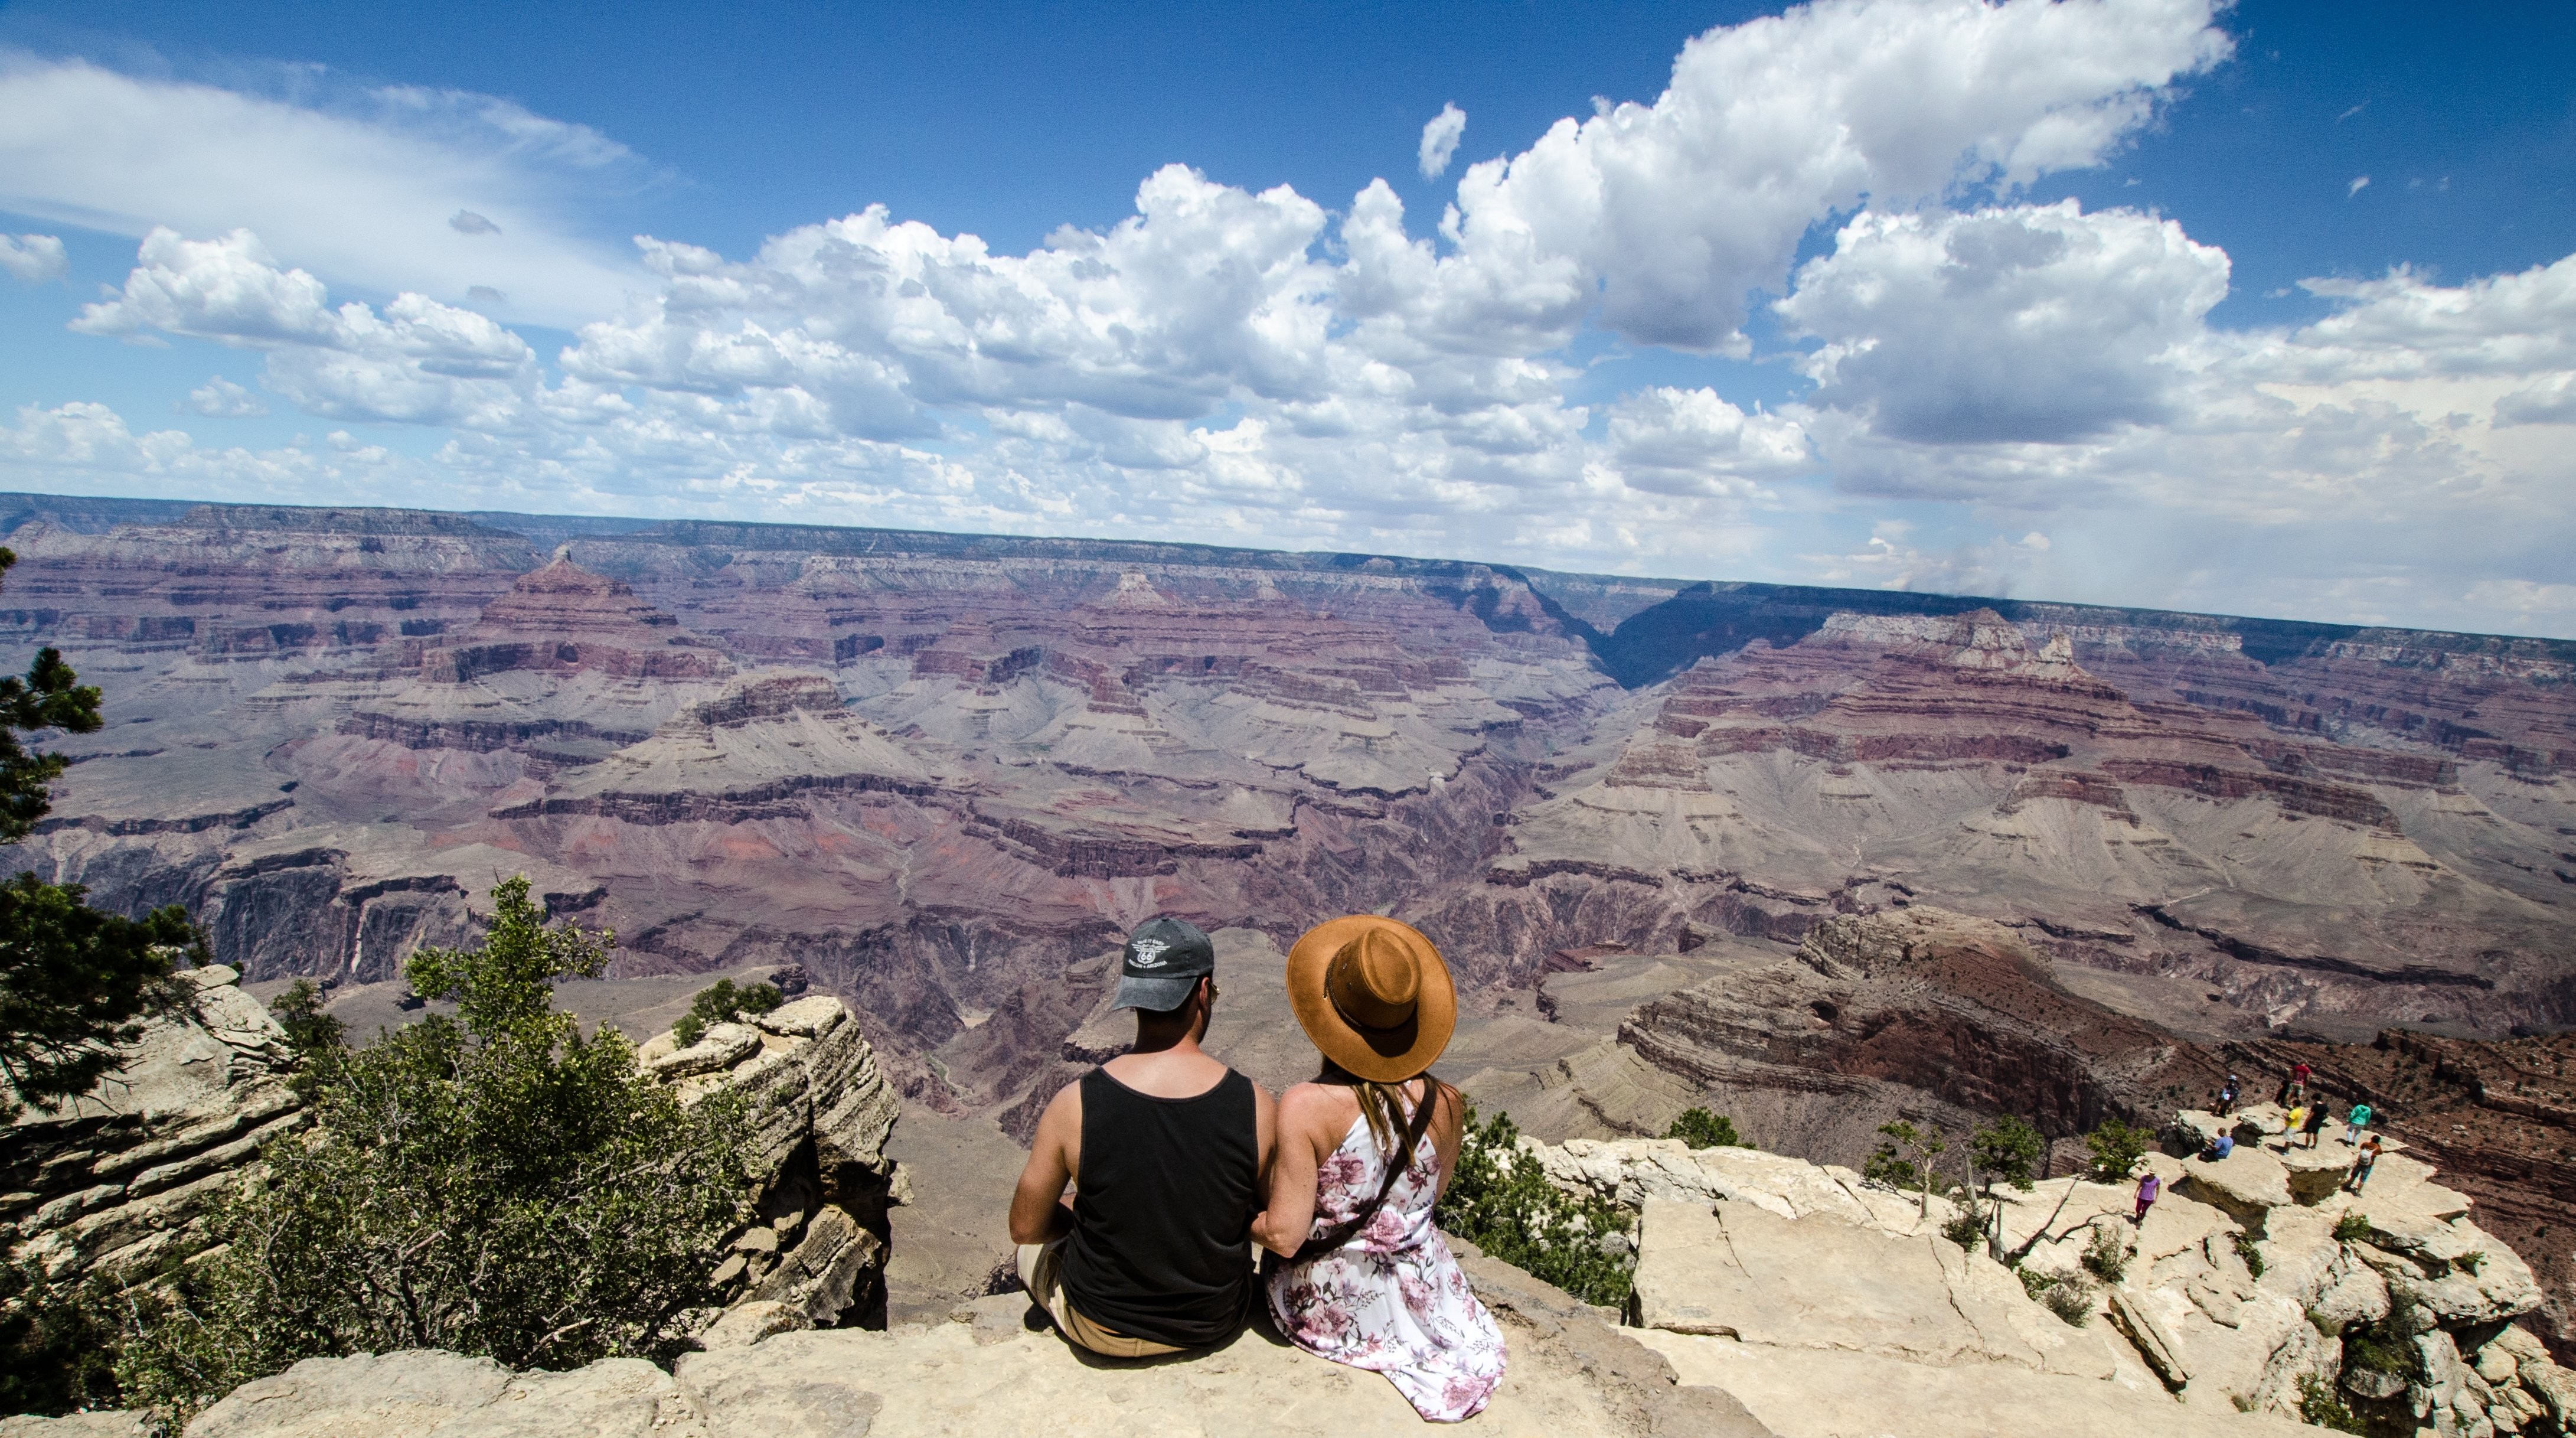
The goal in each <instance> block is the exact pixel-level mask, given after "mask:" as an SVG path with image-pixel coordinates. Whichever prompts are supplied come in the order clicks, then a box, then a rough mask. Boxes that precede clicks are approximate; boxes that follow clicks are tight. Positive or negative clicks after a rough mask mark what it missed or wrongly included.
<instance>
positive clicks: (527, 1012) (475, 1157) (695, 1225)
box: [117, 878, 747, 1426]
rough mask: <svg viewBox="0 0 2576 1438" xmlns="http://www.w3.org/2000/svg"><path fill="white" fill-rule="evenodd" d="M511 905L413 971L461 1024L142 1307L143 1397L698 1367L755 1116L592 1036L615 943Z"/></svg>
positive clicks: (131, 1394)
mask: <svg viewBox="0 0 2576 1438" xmlns="http://www.w3.org/2000/svg"><path fill="white" fill-rule="evenodd" d="M492 898H493V902H494V913H493V915H492V921H491V926H490V929H489V932H488V934H487V936H486V938H485V941H484V943H483V944H482V945H481V946H480V947H478V948H474V949H465V950H451V949H423V950H421V951H420V952H419V953H418V954H416V955H414V956H413V958H412V960H411V961H410V963H409V964H407V965H406V966H405V973H406V975H407V976H408V977H409V979H410V980H411V984H412V987H413V988H414V989H415V990H416V991H417V992H419V993H420V994H421V995H422V996H424V997H427V998H439V999H454V1000H456V1002H457V1013H456V1016H455V1017H454V1018H448V1017H445V1016H440V1015H433V1016H431V1017H429V1018H426V1019H424V1020H422V1021H421V1022H420V1023H418V1024H415V1025H413V1026H411V1027H409V1028H406V1029H403V1030H400V1031H398V1032H395V1033H391V1034H387V1035H385V1036H384V1037H383V1038H381V1039H379V1040H378V1041H377V1042H376V1043H374V1044H372V1045H370V1046H368V1047H367V1048H364V1049H360V1050H356V1051H354V1052H349V1053H347V1054H345V1055H343V1056H341V1057H337V1058H334V1059H332V1060H331V1061H330V1063H329V1067H328V1071H327V1073H326V1074H325V1076H324V1081H323V1082H322V1083H320V1084H319V1085H317V1088H316V1092H315V1099H314V1103H313V1107H312V1109H311V1113H312V1116H313V1117H312V1124H311V1126H310V1128H309V1129H308V1131H307V1132H306V1133H304V1134H301V1135H296V1136H291V1137H288V1138H284V1139H280V1140H278V1141H276V1142H274V1143H272V1144H270V1145H269V1146H268V1148H267V1149H266V1150H265V1151H264V1152H263V1153H262V1159H263V1160H264V1163H263V1168H262V1169H261V1170H255V1171H254V1174H253V1176H252V1177H250V1178H249V1179H247V1180H246V1181H245V1182H244V1183H243V1184H242V1185H241V1186H239V1187H237V1188H236V1189H235V1190H234V1191H233V1192H232V1193H231V1195H230V1196H229V1197H227V1198H226V1199H225V1200H224V1201H223V1202H222V1203H221V1204H219V1205H218V1206H217V1208H216V1210H215V1212H214V1213H213V1215H212V1216H211V1218H210V1220H209V1226H210V1229H211V1232H212V1236H213V1237H214V1238H216V1239H217V1240H219V1241H220V1242H221V1243H222V1244H223V1245H224V1246H223V1247H222V1248H221V1249H220V1250H218V1251H217V1252H216V1253H214V1254H213V1255H212V1256H210V1257H208V1258H206V1259H204V1260H202V1261H200V1262H199V1263H197V1264H195V1265H194V1266H192V1267H191V1268H190V1269H188V1270H187V1271H186V1272H185V1273H184V1274H183V1275H182V1276H181V1277H180V1279H179V1280H178V1283H177V1286H176V1287H175V1289H174V1290H173V1291H171V1292H170V1293H169V1294H168V1295H167V1296H166V1297H164V1298H161V1299H158V1300H147V1301H146V1302H145V1304H144V1311H141V1312H138V1313H137V1314H135V1315H134V1318H133V1319H132V1321H131V1323H130V1326H129V1329H128V1333H127V1347H126V1351H125V1354H124V1356H123V1358H122V1359H121V1360H120V1361H119V1364H118V1375H117V1376H118V1377H119V1379H120V1380H121V1381H122V1382H123V1383H124V1385H125V1389H126V1393H125V1398H126V1401H127V1402H129V1403H141V1404H147V1405H149V1406H150V1407H152V1408H153V1409H154V1410H155V1411H156V1412H157V1413H158V1414H160V1415H161V1417H162V1418H163V1419H164V1421H167V1422H171V1423H172V1424H173V1426H175V1424H176V1423H177V1422H179V1421H183V1420H184V1419H185V1417H186V1416H187V1415H188V1414H189V1413H190V1412H192V1411H194V1410H195V1409H196V1408H198V1407H200V1406H202V1405H203V1404H205V1403H206V1402H208V1401H210V1400H212V1399H213V1398H214V1397H216V1396H218V1395H220V1394H222V1393H224V1392H227V1391H229V1390H230V1389H232V1388H233V1387H235V1386H237V1385H239V1384H241V1383H244V1382H247V1381H249V1380H251V1379H254V1378H259V1377H263V1376H265V1375H267V1374H271V1373H275V1372H278V1371H279V1370H281V1369H284V1368H286V1367H287V1366H288V1365H290V1364H292V1363H294V1362H296V1361H297V1360H298V1359H302V1358H307V1357H315V1356H324V1355H334V1354H345V1353H353V1352H377V1353H388V1352H394V1351H396V1350H400V1349H406V1348H444V1349H449V1350H452V1351H455V1352H459V1353H465V1354H474V1355H489V1356H490V1357H492V1358H495V1359H498V1360H499V1361H501V1362H502V1363H505V1364H507V1365H509V1366H511V1367H514V1368H524V1367H541V1368H571V1367H577V1366H579V1365H582V1364H585V1363H589V1362H591V1361H593V1360H595V1359H599V1358H604V1357H611V1356H621V1355H632V1356H639V1357H645V1358H650V1359H654V1360H657V1361H668V1360H669V1359H670V1358H671V1357H672V1356H674V1355H675V1354H676V1353H677V1352H678V1351H679V1348H680V1345H681V1341H682V1338H683V1336H684V1334H685V1332H686V1329H687V1326H688V1319H689V1316H690V1310H692V1309H695V1308H700V1307H702V1306H704V1305H706V1304H708V1303H710V1302H712V1301H713V1300H714V1298H715V1294H714V1292H713V1290H712V1289H711V1287H710V1286H709V1284H708V1282H707V1278H708V1273H709V1270H710V1268H711V1267H712V1266H713V1264H714V1260H715V1254H716V1249H717V1245H718V1243H719V1241H720V1240H721V1239H722V1238H723V1236H724V1235H725V1233H726V1231H727V1230H728V1229H730V1228H731V1227H732V1226H733V1225H734V1224H735V1223H736V1222H737V1220H738V1218H739V1217H740V1210H741V1208H742V1206H743V1203H744V1201H745V1198H746V1193H745V1186H746V1182H747V1178H746V1174H745V1165H744V1161H743V1154H742V1147H741V1139H740V1138H739V1134H740V1131H741V1127H742V1118H743V1115H742V1112H741V1104H740V1103H739V1101H737V1100H734V1099H732V1098H730V1097H729V1096H726V1095H723V1094H717V1095H711V1096H709V1097H708V1098H706V1099H703V1100H701V1101H700V1102H699V1103H698V1104H697V1105H696V1106H695V1107H694V1108H689V1109H683V1108H682V1107H681V1106H680V1104H679V1103H678V1101H677V1100H676V1099H675V1098H674V1097H673V1096H672V1095H671V1094H670V1092H669V1091H668V1090H666V1089H664V1088H663V1087H662V1086H660V1085H658V1084H656V1083H653V1082H652V1081H650V1080H648V1079H646V1078H644V1077H643V1076H642V1075H640V1074H639V1073H638V1072H637V1071H636V1066H635V1056H634V1050H633V1049H632V1048H631V1047H629V1046H628V1044H627V1043H626V1040H625V1039H624V1038H623V1037H622V1036H621V1035H619V1034H618V1033H617V1031H616V1030H614V1029H602V1030H601V1031H600V1032H599V1034H598V1035H597V1036H596V1037H595V1038H592V1039H588V1040H585V1039H583V1038H582V1036H581V1031H580V1028H579V1026H578V1025H577V1024H576V1023H575V1022H574V1020H573V1019H572V1018H571V1017H570V1016H569V1015H565V1014H559V1013H555V1012H553V1011H552V1009H551V1007H550V1000H551V997H552V994H551V988H550V986H551V984H552V982H553V981H554V980H556V979H559V978H563V977H567V976H571V975H595V974H597V973H598V972H600V970H601V968H602V967H603V966H604V964H605V962H606V958H607V953H608V949H609V946H610V945H611V944H613V943H614V939H613V938H612V937H611V936H609V935H606V934H592V933H585V932H583V931H581V930H579V929H576V928H572V927H570V926H565V927H559V928H547V927H545V925H544V915H543V913H542V912H541V911H539V910H538V909H537V907H536V906H535V905H533V904H531V903H530V902H529V901H528V883H527V880H526V879H524V878H517V879H511V880H509V881H507V882H505V883H502V884H501V885H499V886H498V887H496V888H495V889H494V890H493V892H492Z"/></svg>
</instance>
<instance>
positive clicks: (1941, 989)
mask: <svg viewBox="0 0 2576 1438" xmlns="http://www.w3.org/2000/svg"><path fill="white" fill-rule="evenodd" d="M1619 1039H1620V1042H1621V1043H1622V1044H1623V1045H1625V1046H1627V1047H1628V1048H1629V1049H1631V1050H1632V1051H1633V1052H1634V1053H1635V1055H1636V1057H1637V1059H1638V1060H1640V1061H1642V1062H1643V1063H1644V1064H1646V1065H1649V1066H1651V1067H1653V1068H1655V1069H1657V1070H1660V1071H1662V1072H1663V1073H1666V1074H1669V1075H1671V1076H1673V1077H1674V1078H1676V1079H1679V1080H1680V1081H1682V1083H1683V1084H1684V1085H1686V1086H1687V1087H1688V1088H1689V1089H1691V1090H1692V1091H1694V1092H1696V1093H1699V1094H1702V1095H1705V1096H1706V1098H1707V1099H1708V1100H1709V1101H1710V1102H1713V1103H1715V1104H1717V1105H1718V1106H1720V1107H1721V1108H1724V1109H1725V1110H1726V1111H1728V1112H1729V1113H1731V1114H1733V1115H1734V1116H1735V1117H1736V1118H1737V1119H1738V1121H1740V1122H1748V1123H1750V1124H1751V1125H1752V1128H1751V1131H1752V1132H1754V1133H1756V1134H1757V1135H1758V1136H1759V1137H1760V1138H1761V1140H1762V1142H1764V1143H1765V1144H1767V1145H1769V1146H1772V1147H1774V1148H1780V1149H1787V1150H1792V1151H1795V1152H1799V1153H1806V1154H1812V1155H1815V1156H1817V1157H1819V1158H1833V1159H1840V1160H1844V1161H1848V1162H1854V1163H1856V1162H1858V1161H1859V1159H1860V1157H1861V1155H1863V1154H1865V1153H1867V1152H1868V1151H1869V1149H1870V1148H1871V1147H1872V1146H1874V1145H1875V1143H1876V1141H1877V1140H1876V1138H1875V1130H1876V1129H1877V1127H1878V1125H1879V1124H1881V1123H1884V1122H1886V1121H1888V1120H1890V1119H1893V1118H1897V1117H1900V1116H1911V1117H1916V1118H1927V1117H1928V1118H1933V1119H1936V1120H1939V1121H1941V1122H1944V1123H1947V1124H1949V1125H1950V1126H1952V1127H1956V1128H1962V1129H1964V1128H1967V1127H1970V1126H1973V1124H1974V1123H1975V1122H1976V1121H1977V1115H1980V1114H1986V1113H1993V1112H1998V1111H2000V1112H2006V1113H2013V1114H2017V1115H2020V1116H2022V1117H2024V1118H2026V1119H2028V1120H2029V1121H2031V1122H2032V1123H2034V1124H2036V1125H2037V1126H2038V1127H2039V1128H2040V1130H2041V1132H2042V1133H2044V1134H2045V1135H2047V1136H2049V1137H2051V1138H2064V1137H2068V1136H2071V1135H2074V1134H2077V1133H2082V1132H2086V1131H2089V1130H2090V1129H2092V1128H2094V1127H2096V1126H2098V1125H2099V1124H2100V1122H2101V1121H2102V1120H2103V1119H2104V1118H2106V1117H2120V1118H2131V1119H2135V1118H2140V1117H2151V1116H2152V1115H2153V1114H2154V1113H2156V1112H2157V1111H2158V1110H2159V1109H2160V1108H2165V1107H2169V1106H2170V1105H2171V1103H2172V1102H2173V1101H2174V1100H2175V1099H2177V1098H2179V1097H2181V1096H2182V1095H2184V1094H2187V1093H2193V1092H2199V1091H2201V1090H2202V1089H2203V1088H2204V1087H2206V1088H2208V1089H2210V1090H2213V1091H2214V1090H2215V1088H2216V1086H2217V1083H2218V1081H2219V1079H2220V1078H2221V1077H2222V1074H2223V1070H2221V1069H2220V1068H2218V1067H2217V1066H2216V1063H2215V1061H2214V1060H2213V1059H2211V1058H2210V1057H2209V1056H2208V1055H2206V1054H2204V1053H2202V1052H2201V1051H2200V1050H2199V1049H2197V1048H2196V1047H2195V1046H2193V1045H2191V1044H2189V1043H2187V1042H2184V1041H2182V1040H2180V1039H2177V1038H2176V1037H2175V1036H2173V1035H2172V1034H2170V1033H2166V1032H2164V1031H2162V1030H2160V1029H2158V1028H2157V1027H2155V1026H2154V1025H2152V1024H2149V1023H2145V1022H2143V1021H2141V1020H2138V1019H2134V1018H2130V1017H2128V1016H2127V1015H2124V1014H2121V1013H2118V1012H2116V1011H2114V1010H2111V1009H2109V1008H2106V1007H2104V1006H2103V1005H2101V1004H2098V1003H2095V1002H2093V1001H2091V1000H2089V999H2086V998H2083V997H2080V996H2078V995H2076V994H2073V993H2070V992H2068V991H2067V990H2066V989H2065V988H2064V987H2063V986H2061V985H2060V984H2059V983H2058V981H2057V979H2056V977H2055V975H2054V973H2053V972H2052V968H2051V966H2050V965H2049V964H2048V963H2046V962H2045V961H2044V960H2042V959H2041V958H2040V957H2039V956H2037V955H2036V954H2034V953H2033V952H2032V950H2031V948H2030V946H2029V945H2028V944H2027V943H2026V942H2024V941H2023V939H2022V938H2021V936H2020V935H2019V934H2017V933H2015V932H2014V931H2013V930H2011V929H2007V928H2005V927H2003V926H2002V925H1999V924H1995V923H1992V922H1989V921H1986V920H1982V919H1974V918H1969V917H1966V916H1964V915H1960V914H1954V913H1951V912H1948V911H1946V910H1942V909H1935V908H1932V907H1931V906H1929V905H1915V906H1912V907H1908V908H1903V909H1895V910H1890V911H1888V912H1885V913H1879V914H1869V915H1854V916H1848V917H1836V918H1831V919H1827V920H1824V921H1823V922H1821V923H1819V924H1817V925H1816V926H1815V927H1814V928H1813V929H1811V930H1810V931H1809V932H1808V934H1807V937H1806V938H1805V940H1804V941H1802V942H1801V943H1800V945H1799V947H1798V949H1797V951H1796V952H1795V954H1794V955H1792V956H1791V957H1789V958H1785V959H1781V960H1777V961H1775V962H1772V963H1769V964H1759V965H1746V966H1743V967H1739V968H1736V969H1734V970H1732V971H1730V972H1727V973H1724V974H1722V975H1720V976H1718V977H1716V978H1711V979H1707V980H1704V981H1702V982H1700V983H1698V984H1695V985H1693V986H1691V987H1689V988H1685V989H1682V990H1681V991H1679V992H1677V993H1673V994H1669V995H1666V996H1664V997H1662V998H1658V999H1655V1000H1653V1001H1651V1002H1648V1003H1645V1004H1642V1005H1640V1006H1638V1007H1637V1008H1636V1009H1635V1010H1634V1011H1633V1012H1632V1013H1630V1015H1629V1016H1628V1018H1627V1019H1626V1021H1625V1022H1623V1023H1621V1024H1620V1025H1619Z"/></svg>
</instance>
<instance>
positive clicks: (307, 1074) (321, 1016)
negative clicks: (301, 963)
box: [268, 979, 348, 1103]
mask: <svg viewBox="0 0 2576 1438" xmlns="http://www.w3.org/2000/svg"><path fill="white" fill-rule="evenodd" d="M268 1011H269V1013H271V1014H272V1015H275V1016H276V1019H277V1026H278V1027H279V1028H282V1029H284V1030H286V1046H287V1047H288V1048H289V1049H291V1050H293V1051H294V1053H295V1064H296V1071H295V1077H294V1078H293V1079H292V1080H291V1082H292V1083H293V1085H294V1087H295V1091H296V1092H297V1093H298V1094H300V1095H302V1096H303V1098H304V1100H305V1101H306V1102H308V1103H310V1102H311V1101H312V1100H313V1096H314V1095H315V1094H316V1093H317V1092H319V1091H320V1089H321V1087H322V1085H323V1084H325V1083H327V1082H329V1075H330V1073H331V1069H332V1065H333V1063H334V1061H335V1060H337V1059H338V1058H339V1057H340V1055H341V1052H342V1050H343V1048H344V1047H345V1045H346V1040H347V1035H348V1028H347V1025H345V1024H342V1023H341V1022H340V1021H339V1020H338V1019H336V1018H334V1017H332V1016H331V1015H330V1014H327V1013H325V1012H323V1011H322V990H321V989H319V988H317V987H315V986H314V983H313V981H312V980H311V979H297V980H296V981H295V982H294V983H292V984H289V985H287V986H286V992H284V993H282V994H279V995H278V996H277V997H276V998H273V999H271V1000H269V1001H268Z"/></svg>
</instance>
